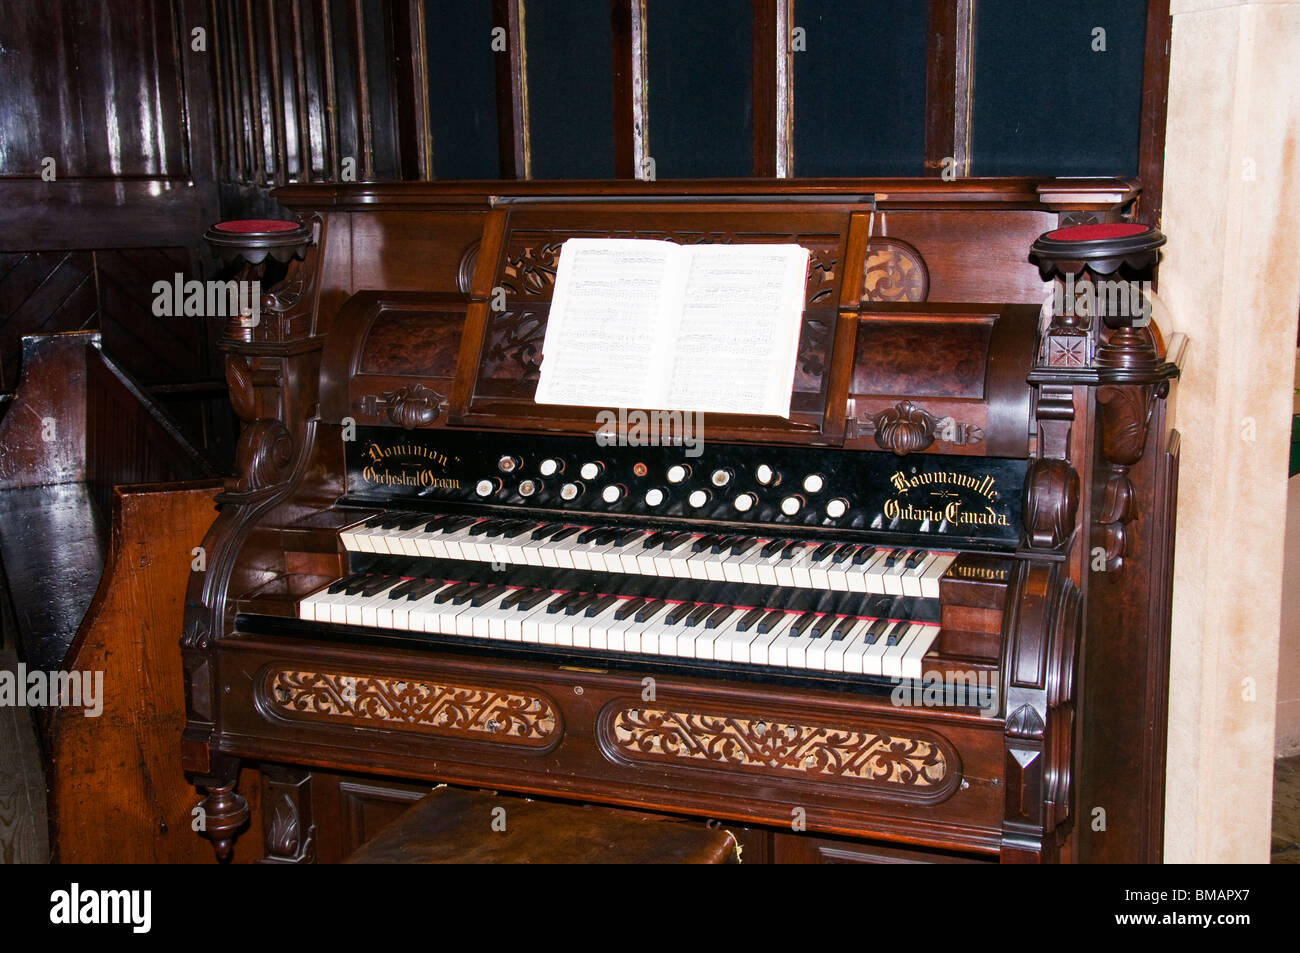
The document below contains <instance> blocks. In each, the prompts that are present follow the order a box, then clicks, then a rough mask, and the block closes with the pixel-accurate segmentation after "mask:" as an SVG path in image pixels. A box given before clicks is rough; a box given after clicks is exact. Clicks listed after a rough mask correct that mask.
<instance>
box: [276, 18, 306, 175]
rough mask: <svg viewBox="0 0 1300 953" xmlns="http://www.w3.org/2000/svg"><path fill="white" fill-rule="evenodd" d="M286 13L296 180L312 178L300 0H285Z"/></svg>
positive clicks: (304, 44) (304, 50) (304, 47)
mask: <svg viewBox="0 0 1300 953" xmlns="http://www.w3.org/2000/svg"><path fill="white" fill-rule="evenodd" d="M281 10H282V11H283V12H285V14H286V15H287V17H288V21H289V22H288V24H287V26H286V28H285V32H286V35H287V36H288V45H289V48H290V55H291V63H292V67H291V68H292V73H291V75H292V77H293V118H294V140H295V152H294V156H295V159H296V160H297V164H296V169H295V172H296V178H297V180H298V181H299V182H310V181H311V180H312V160H313V151H314V150H313V148H312V145H313V143H312V136H311V130H312V119H311V115H310V107H309V95H310V94H309V92H308V86H307V44H306V43H305V42H304V40H303V29H304V25H303V17H302V0H289V3H288V4H287V6H283V7H281Z"/></svg>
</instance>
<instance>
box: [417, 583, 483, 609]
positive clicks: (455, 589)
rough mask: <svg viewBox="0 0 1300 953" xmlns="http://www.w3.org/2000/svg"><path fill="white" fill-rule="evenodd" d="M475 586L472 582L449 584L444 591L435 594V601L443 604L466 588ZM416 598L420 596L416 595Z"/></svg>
mask: <svg viewBox="0 0 1300 953" xmlns="http://www.w3.org/2000/svg"><path fill="white" fill-rule="evenodd" d="M473 586H474V584H473V583H472V582H458V583H456V584H455V585H454V586H448V587H447V588H446V589H444V590H442V592H440V593H438V594H437V595H436V596H434V597H433V601H434V603H435V604H436V605H442V604H444V603H447V602H451V601H452V600H453V599H455V598H456V597H457V596H459V595H460V594H461V593H462V592H465V591H466V590H468V589H471V588H473ZM417 588H418V587H417ZM414 591H415V590H412V592H414ZM429 591H430V592H432V591H433V590H429ZM426 595H427V593H426ZM414 598H419V597H418V596H416V597H414Z"/></svg>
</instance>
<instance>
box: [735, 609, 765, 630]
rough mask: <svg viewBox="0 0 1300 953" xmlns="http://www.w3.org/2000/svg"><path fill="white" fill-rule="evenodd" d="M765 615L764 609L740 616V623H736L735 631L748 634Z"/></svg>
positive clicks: (752, 610) (750, 611)
mask: <svg viewBox="0 0 1300 953" xmlns="http://www.w3.org/2000/svg"><path fill="white" fill-rule="evenodd" d="M766 614H767V610H765V609H750V610H749V611H748V612H746V613H745V614H744V615H743V616H741V617H740V621H739V622H737V623H736V631H738V632H748V631H749V630H750V629H752V628H753V627H754V625H755V624H756V623H757V622H758V620H759V619H761V618H763V616H765V615H766Z"/></svg>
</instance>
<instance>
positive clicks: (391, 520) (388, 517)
mask: <svg viewBox="0 0 1300 953" xmlns="http://www.w3.org/2000/svg"><path fill="white" fill-rule="evenodd" d="M404 515H405V514H404V513H401V512H399V511H396V510H395V511H393V512H391V513H384V514H383V515H382V516H376V517H374V519H373V520H372V521H371V522H370V523H368V524H367V525H369V526H370V527H371V528H372V529H392V528H393V527H394V526H396V525H397V524H398V523H399V522H400V521H401V519H402V517H403V516H404Z"/></svg>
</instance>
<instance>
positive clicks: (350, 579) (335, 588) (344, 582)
mask: <svg viewBox="0 0 1300 953" xmlns="http://www.w3.org/2000/svg"><path fill="white" fill-rule="evenodd" d="M364 577H365V576H364V573H359V572H354V573H352V574H351V575H350V576H344V577H343V578H342V579H339V580H338V581H336V582H332V583H330V584H329V588H328V589H326V590H325V591H326V592H328V593H329V594H330V595H331V596H336V595H338V594H339V593H340V592H342V591H343V590H344V589H346V588H348V586H350V585H352V584H353V583H355V582H356V581H357V580H358V579H362V578H364Z"/></svg>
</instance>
